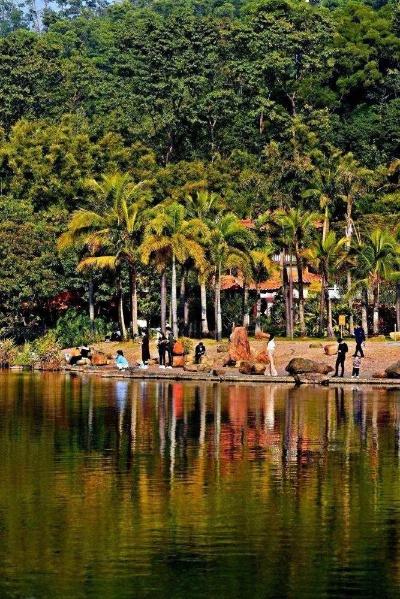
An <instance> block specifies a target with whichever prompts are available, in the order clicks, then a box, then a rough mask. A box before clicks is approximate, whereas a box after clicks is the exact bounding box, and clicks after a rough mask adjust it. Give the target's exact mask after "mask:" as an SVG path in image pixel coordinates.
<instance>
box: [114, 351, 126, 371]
mask: <svg viewBox="0 0 400 599" xmlns="http://www.w3.org/2000/svg"><path fill="white" fill-rule="evenodd" d="M114 364H115V365H116V367H117V368H118V370H125V369H126V368H128V366H129V363H128V360H127V359H126V358H125V356H124V352H123V351H122V349H118V350H117V355H116V356H115V362H114Z"/></svg>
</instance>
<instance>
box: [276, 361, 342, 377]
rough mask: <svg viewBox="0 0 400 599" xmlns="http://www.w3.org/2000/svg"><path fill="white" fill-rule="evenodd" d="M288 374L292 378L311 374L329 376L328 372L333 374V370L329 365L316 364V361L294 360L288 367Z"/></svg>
mask: <svg viewBox="0 0 400 599" xmlns="http://www.w3.org/2000/svg"><path fill="white" fill-rule="evenodd" d="M286 372H288V373H289V374H291V375H292V376H293V375H295V374H304V373H309V372H313V373H318V374H328V372H333V368H332V366H329V364H324V363H321V362H314V360H308V359H307V358H292V359H291V360H290V362H289V364H288V365H287V366H286Z"/></svg>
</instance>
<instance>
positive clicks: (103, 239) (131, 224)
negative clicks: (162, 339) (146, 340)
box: [59, 173, 148, 339]
mask: <svg viewBox="0 0 400 599" xmlns="http://www.w3.org/2000/svg"><path fill="white" fill-rule="evenodd" d="M87 186H88V187H89V188H91V189H92V190H93V191H94V193H95V195H96V198H98V200H99V203H100V205H101V206H102V207H103V210H102V211H101V212H95V211H94V210H77V211H75V212H74V213H73V215H72V218H71V220H70V222H69V225H68V230H67V232H66V233H64V234H63V235H62V236H61V237H60V239H59V247H65V245H68V244H71V243H82V242H84V243H85V244H86V245H87V246H88V247H89V248H90V254H91V256H89V257H85V258H83V259H82V260H81V261H80V262H79V264H78V269H79V270H87V269H91V268H95V269H105V268H108V269H111V270H116V272H117V281H118V320H119V325H120V329H121V334H122V338H123V339H126V327H125V321H124V315H123V293H122V284H121V265H122V264H123V263H125V264H126V265H127V266H128V270H129V282H130V296H131V313H132V335H133V336H135V335H137V333H138V326H137V283H136V281H137V260H138V248H139V244H140V239H141V235H142V232H143V229H144V222H145V218H146V217H145V215H146V207H147V203H148V193H147V192H146V191H145V190H144V187H145V182H141V183H137V184H135V183H134V182H132V180H131V178H130V175H129V174H128V173H113V174H110V175H103V176H102V181H101V182H97V181H95V180H94V179H91V180H89V181H87Z"/></svg>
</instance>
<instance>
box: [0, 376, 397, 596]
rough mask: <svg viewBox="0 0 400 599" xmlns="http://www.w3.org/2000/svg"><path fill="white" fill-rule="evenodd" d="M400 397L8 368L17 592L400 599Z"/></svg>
mask: <svg viewBox="0 0 400 599" xmlns="http://www.w3.org/2000/svg"><path fill="white" fill-rule="evenodd" d="M399 440H400V390H399V389H388V390H384V389H373V388H357V387H353V388H351V387H346V388H343V389H342V388H335V389H329V388H327V389H325V388H312V387H309V388H307V387H303V388H299V389H296V388H291V387H288V386H279V385H274V384H268V385H265V386H264V387H263V386H260V385H257V386H256V385H255V386H245V385H243V386H241V385H228V384H226V385H224V384H204V383H202V384H200V385H198V384H194V383H180V382H138V381H133V380H132V381H130V380H120V381H118V380H115V379H97V378H93V377H88V378H87V379H86V378H80V377H72V376H71V377H69V376H64V375H57V374H49V375H39V374H30V373H26V374H21V375H18V374H13V373H4V374H1V375H0V456H1V457H0V597H1V598H2V599H8V598H31V599H32V598H37V599H39V598H40V599H45V598H57V599H64V598H73V599H75V598H76V599H80V598H96V599H105V598H118V599H125V598H133V597H134V598H136V597H137V598H142V597H143V598H147V597H149V598H150V597H167V598H186V597H190V598H197V597H210V598H214V597H215V598H225V597H226V598H236V597H237V598H241V599H243V598H247V597H249V598H254V597H263V598H264V597H265V598H270V597H293V598H297V597H350V596H352V597H357V596H359V597H398V596H400V447H399Z"/></svg>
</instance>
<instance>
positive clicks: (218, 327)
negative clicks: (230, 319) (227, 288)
mask: <svg viewBox="0 0 400 599" xmlns="http://www.w3.org/2000/svg"><path fill="white" fill-rule="evenodd" d="M215 339H216V341H221V339H222V315H221V267H220V266H218V267H217V272H216V277H215Z"/></svg>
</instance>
